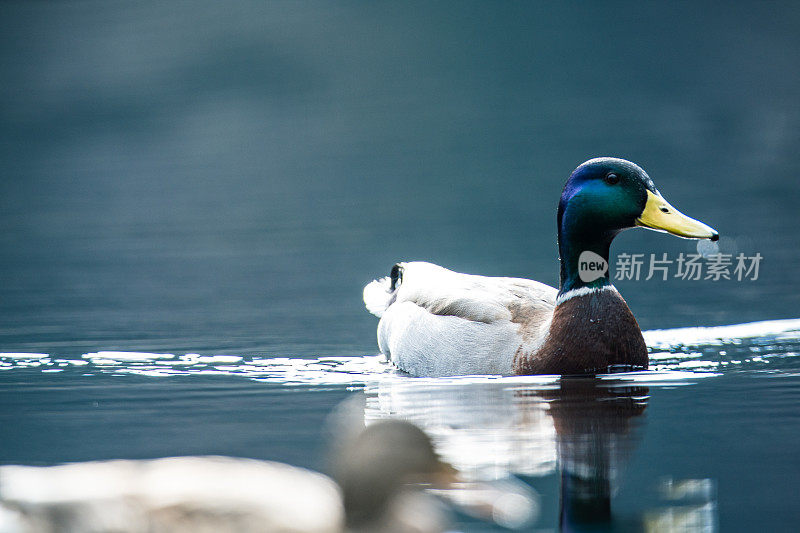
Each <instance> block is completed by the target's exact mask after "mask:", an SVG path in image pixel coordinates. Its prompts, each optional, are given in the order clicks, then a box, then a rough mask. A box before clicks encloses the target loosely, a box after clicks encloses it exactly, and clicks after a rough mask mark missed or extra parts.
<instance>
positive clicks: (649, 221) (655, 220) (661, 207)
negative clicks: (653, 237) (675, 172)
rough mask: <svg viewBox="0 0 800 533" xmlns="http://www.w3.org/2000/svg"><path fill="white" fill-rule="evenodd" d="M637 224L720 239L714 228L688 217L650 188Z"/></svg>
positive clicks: (699, 236)
mask: <svg viewBox="0 0 800 533" xmlns="http://www.w3.org/2000/svg"><path fill="white" fill-rule="evenodd" d="M636 225H637V226H643V227H645V228H650V229H654V230H656V231H665V232H667V233H671V234H673V235H677V236H678V237H685V238H687V239H711V240H712V241H716V240H717V239H719V233H717V231H716V230H715V229H714V228H712V227H711V226H707V225H705V224H703V223H702V222H700V221H699V220H695V219H693V218H689V217H687V216H686V215H684V214H683V213H681V212H680V211H678V210H677V209H675V208H674V207H672V206H671V205H670V204H669V202H667V201H666V200H664V198H663V197H662V196H661V195H660V194H658V193H654V192H652V191H649V190H648V191H647V203H646V204H645V206H644V211H642V214H641V215H640V216H639V218H637V219H636Z"/></svg>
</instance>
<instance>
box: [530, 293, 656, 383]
mask: <svg viewBox="0 0 800 533" xmlns="http://www.w3.org/2000/svg"><path fill="white" fill-rule="evenodd" d="M647 364H648V357H647V345H646V344H645V342H644V338H643V337H642V332H641V330H640V329H639V324H638V323H637V322H636V319H635V318H634V317H633V313H631V310H630V309H629V308H628V304H626V303H625V300H623V299H622V296H620V294H619V293H618V292H617V291H616V290H615V289H613V288H611V289H606V290H600V291H595V292H591V293H589V294H585V295H582V296H575V297H573V298H570V299H569V300H567V301H565V302H563V303H560V304H558V305H557V306H556V308H555V312H554V313H553V321H552V323H551V324H550V330H549V332H548V334H547V337H546V339H545V341H544V343H543V344H542V346H541V348H539V350H538V351H536V352H535V353H529V354H528V353H523V352H522V351H520V352H518V353H517V354H516V356H515V357H514V372H515V373H516V374H594V373H605V372H607V371H611V369H608V367H609V366H612V365H628V366H630V367H637V368H642V369H644V368H647ZM623 368H624V366H623Z"/></svg>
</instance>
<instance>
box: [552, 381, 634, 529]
mask: <svg viewBox="0 0 800 533" xmlns="http://www.w3.org/2000/svg"><path fill="white" fill-rule="evenodd" d="M537 394H538V395H540V396H541V397H544V398H546V399H547V400H548V401H549V405H550V409H549V413H550V416H552V417H553V424H554V426H555V428H556V435H557V442H558V461H559V470H560V473H561V512H560V514H559V516H560V524H561V529H562V531H573V530H582V529H584V528H585V527H587V526H592V525H600V524H610V523H611V497H612V496H613V494H614V492H615V482H616V479H617V478H618V476H619V471H620V469H621V468H622V467H623V466H624V465H625V464H626V463H627V461H628V459H629V456H630V454H631V452H632V451H633V447H634V444H635V442H636V440H635V436H634V434H633V433H632V432H631V429H632V422H633V420H635V419H636V417H639V416H640V415H642V414H643V413H644V410H645V408H646V407H647V398H648V396H647V395H648V389H647V387H624V388H620V387H616V388H607V387H602V386H598V384H597V383H595V382H594V380H588V379H576V380H569V379H565V380H563V381H562V382H561V388H559V389H557V390H553V391H540V392H538V393H537Z"/></svg>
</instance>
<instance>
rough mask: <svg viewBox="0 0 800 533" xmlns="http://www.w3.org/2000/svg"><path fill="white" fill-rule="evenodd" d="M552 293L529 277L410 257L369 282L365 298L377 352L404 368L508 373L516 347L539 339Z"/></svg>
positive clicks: (420, 372) (529, 346) (431, 372)
mask: <svg viewBox="0 0 800 533" xmlns="http://www.w3.org/2000/svg"><path fill="white" fill-rule="evenodd" d="M557 292H558V291H557V290H556V289H555V288H553V287H550V286H548V285H545V284H543V283H539V282H536V281H532V280H528V279H521V278H499V277H485V276H474V275H469V274H460V273H457V272H453V271H451V270H448V269H446V268H442V267H440V266H437V265H433V264H431V263H423V262H411V263H399V264H398V265H396V266H395V268H393V269H392V276H391V277H387V278H382V279H379V280H375V281H373V282H372V283H370V284H368V285H367V286H366V287H365V288H364V302H365V304H366V306H367V309H369V310H370V312H372V313H373V314H375V315H376V316H379V317H380V318H381V321H380V324H379V325H378V346H379V347H380V350H381V352H382V353H384V354H385V355H386V356H387V358H389V359H390V360H391V361H393V362H394V363H395V364H396V365H397V366H398V368H400V369H401V370H403V371H405V372H408V373H409V374H412V375H415V376H432V377H433V376H453V375H468V374H511V373H513V360H514V356H515V354H516V353H517V352H518V351H519V350H520V349H521V348H522V349H525V350H526V351H529V350H535V349H536V348H537V347H538V346H539V345H541V343H542V342H543V340H544V337H545V335H546V333H547V329H548V327H549V324H550V320H551V318H552V316H553V309H554V307H555V300H556V295H557Z"/></svg>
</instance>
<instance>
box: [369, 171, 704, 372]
mask: <svg viewBox="0 0 800 533" xmlns="http://www.w3.org/2000/svg"><path fill="white" fill-rule="evenodd" d="M557 218H558V247H559V256H560V258H561V275H560V290H559V291H556V289H554V288H552V287H549V286H547V285H544V284H542V283H539V282H536V281H532V280H527V279H518V278H496V277H485V276H473V275H467V274H459V273H456V272H452V271H450V270H447V269H445V268H442V267H439V266H436V265H433V264H430V263H424V262H411V263H399V264H397V265H395V266H394V268H392V272H391V275H390V276H389V277H387V278H382V279H380V280H375V281H373V282H372V283H370V284H368V285H367V286H366V287H365V288H364V302H365V304H366V306H367V309H369V311H370V312H372V313H373V314H375V315H376V316H378V317H380V318H381V320H380V323H379V325H378V345H379V347H380V350H381V352H383V353H384V354H386V356H387V357H388V358H389V359H391V360H392V361H393V362H394V363H395V364H396V365H397V366H398V367H399V368H400V369H401V370H404V371H405V372H408V373H410V374H413V375H416V376H448V375H467V374H585V373H605V372H607V371H608V370H609V367H612V369H611V370H614V368H613V367H614V366H615V365H621V366H623V367H628V368H631V367H634V368H646V367H647V365H648V357H647V348H646V346H645V342H644V339H643V338H642V333H641V331H640V329H639V325H638V324H637V322H636V319H635V318H634V317H633V315H632V314H631V312H630V309H628V306H627V305H626V303H625V301H624V300H623V299H622V296H620V294H619V293H618V292H617V290H616V289H615V288H614V286H613V285H612V284H611V283H610V280H609V274H608V256H609V247H610V245H611V241H612V240H613V239H614V237H615V236H616V235H617V234H618V233H619V232H620V231H622V230H624V229H627V228H632V227H635V226H642V227H646V228H650V229H654V230H658V231H666V232H669V233H672V234H673V235H678V236H680V237H687V238H696V239H702V238H707V239H711V240H716V239H717V238H718V234H717V232H716V231H714V230H713V229H712V228H710V227H709V226H706V225H705V224H703V223H701V222H698V221H697V220H694V219H691V218H689V217H687V216H685V215H683V214H682V213H680V212H679V211H678V210H677V209H675V208H674V207H672V206H671V205H670V204H669V203H667V201H666V200H664V198H663V197H662V196H661V194H660V193H659V192H658V190H657V189H656V188H655V185H654V184H653V181H652V180H651V179H650V177H649V176H648V175H647V173H645V171H644V170H642V169H641V168H639V167H638V166H637V165H635V164H633V163H631V162H629V161H625V160H622V159H614V158H599V159H592V160H590V161H587V162H585V163H583V164H582V165H580V166H579V167H578V168H577V169H575V171H574V172H573V173H572V175H571V176H570V177H569V179H568V180H567V183H566V185H565V186H564V191H563V193H562V195H561V201H560V203H559V205H558V217H557Z"/></svg>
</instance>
